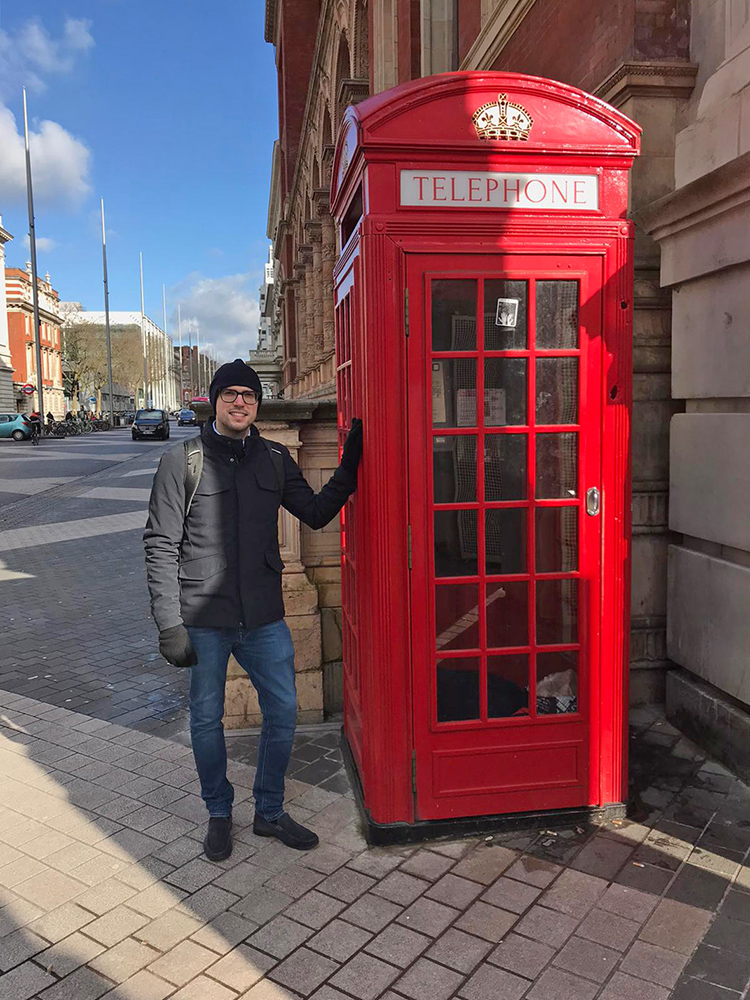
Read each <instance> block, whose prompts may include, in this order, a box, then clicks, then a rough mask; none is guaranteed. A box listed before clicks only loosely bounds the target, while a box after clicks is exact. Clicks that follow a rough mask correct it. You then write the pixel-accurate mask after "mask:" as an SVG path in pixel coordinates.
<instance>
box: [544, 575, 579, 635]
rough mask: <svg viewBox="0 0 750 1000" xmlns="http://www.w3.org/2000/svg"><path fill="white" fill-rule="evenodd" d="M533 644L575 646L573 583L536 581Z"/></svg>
mask: <svg viewBox="0 0 750 1000" xmlns="http://www.w3.org/2000/svg"><path fill="white" fill-rule="evenodd" d="M536 641H537V645H539V646H552V645H556V644H558V643H559V644H561V645H562V644H563V643H573V642H578V581H577V580H537V584H536Z"/></svg>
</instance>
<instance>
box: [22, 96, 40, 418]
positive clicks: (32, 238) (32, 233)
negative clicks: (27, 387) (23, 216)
mask: <svg viewBox="0 0 750 1000" xmlns="http://www.w3.org/2000/svg"><path fill="white" fill-rule="evenodd" d="M23 131H24V136H25V139H26V195H27V200H28V204H29V247H30V249H31V285H32V301H33V303H34V340H35V345H36V384H37V396H38V401H39V414H40V416H41V419H42V421H44V382H43V379H42V341H41V335H40V330H39V289H38V287H37V277H36V228H35V226H34V192H33V190H32V187H31V151H30V149H29V120H28V116H27V114H26V88H25V87H24V88H23Z"/></svg>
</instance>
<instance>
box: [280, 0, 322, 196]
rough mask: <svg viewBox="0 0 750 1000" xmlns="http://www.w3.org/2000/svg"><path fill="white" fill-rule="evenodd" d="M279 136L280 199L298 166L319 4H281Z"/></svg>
mask: <svg viewBox="0 0 750 1000" xmlns="http://www.w3.org/2000/svg"><path fill="white" fill-rule="evenodd" d="M279 17H280V19H279V39H278V48H277V65H278V67H279V77H280V79H279V136H280V138H281V154H282V159H283V165H282V167H283V169H282V196H283V195H286V194H287V192H288V185H290V184H291V183H292V179H293V177H294V170H295V167H296V165H297V153H298V152H299V145H300V133H301V131H302V118H303V116H304V113H305V104H306V102H307V90H308V86H309V83H310V69H311V67H312V59H313V53H314V51H315V40H316V38H317V34H318V21H319V20H320V0H283V2H282V4H281V10H280V14H279Z"/></svg>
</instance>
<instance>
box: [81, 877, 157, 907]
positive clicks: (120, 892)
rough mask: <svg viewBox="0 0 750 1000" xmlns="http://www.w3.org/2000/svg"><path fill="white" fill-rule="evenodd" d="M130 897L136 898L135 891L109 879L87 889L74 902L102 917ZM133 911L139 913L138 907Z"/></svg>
mask: <svg viewBox="0 0 750 1000" xmlns="http://www.w3.org/2000/svg"><path fill="white" fill-rule="evenodd" d="M131 897H133V898H137V895H136V891H135V889H132V888H131V887H130V886H128V885H125V883H124V882H120V881H118V880H117V879H114V878H111V879H107V881H106V882H102V883H101V884H100V885H95V886H93V887H92V888H90V889H87V890H86V892H84V893H82V894H81V895H80V896H79V897H78V898H77V899H76V902H77V903H79V904H80V905H81V906H83V907H85V908H86V909H87V910H91V912H92V913H96V914H98V916H102V915H103V914H105V913H108V912H109V911H110V910H114V908H115V907H116V906H119V905H120V903H124V902H125V901H126V900H129V899H130V898H131ZM134 909H136V910H139V912H140V907H137V906H135V907H134ZM148 915H149V914H147V916H148Z"/></svg>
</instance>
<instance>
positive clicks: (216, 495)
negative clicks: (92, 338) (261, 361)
mask: <svg viewBox="0 0 750 1000" xmlns="http://www.w3.org/2000/svg"><path fill="white" fill-rule="evenodd" d="M262 395H263V393H262V387H261V383H260V379H259V378H258V375H257V373H256V372H255V371H254V370H253V369H252V368H251V367H250V366H249V365H247V364H245V362H244V361H242V360H240V359H239V358H238V359H237V360H235V361H233V362H230V363H227V364H224V365H222V366H221V367H220V368H219V369H218V370H217V372H216V374H215V375H214V378H213V381H212V382H211V386H210V389H209V397H210V401H211V404H212V406H213V408H214V411H215V419H213V420H211V419H207V420H206V423H205V425H204V427H203V428H202V430H201V434H200V436H199V437H197V438H190V439H189V440H188V441H186V442H184V443H183V444H181V445H179V446H178V447H176V448H173V449H171V450H170V451H168V452H166V453H165V454H164V456H163V457H162V459H161V462H160V464H159V468H158V470H157V472H156V475H155V477H154V483H153V487H152V490H151V499H150V503H149V517H148V522H147V524H146V530H145V533H144V543H145V547H146V572H147V577H148V585H149V591H150V594H151V611H152V614H153V617H154V621H155V622H156V625H157V627H158V629H159V651H160V652H161V654H162V656H163V657H164V658H165V659H166V660H168V662H169V663H172V664H174V665H175V666H181V667H191V668H192V670H191V675H190V734H191V739H192V745H193V756H194V758H195V764H196V768H197V771H198V776H199V778H200V784H201V795H202V797H203V800H204V802H205V804H206V807H207V809H208V816H209V821H208V831H207V834H206V837H205V840H204V842H203V848H204V851H205V853H206V856H207V857H208V858H209V859H210V860H212V861H219V860H222V859H224V858H227V857H229V855H230V854H231V852H232V838H231V827H232V802H233V799H234V789H233V788H232V785H231V784H230V782H229V781H228V779H227V773H226V772H227V751H226V743H225V739H224V729H223V725H222V717H223V715H224V688H225V683H226V672H227V663H228V660H229V654H230V653H233V654H234V656H235V658H236V659H237V661H238V663H239V664H240V666H241V667H242V668H243V669H244V670H245V671H246V672H247V674H248V676H249V677H250V680H251V681H252V683H253V685H254V686H255V688H256V690H257V692H258V699H259V702H260V705H261V711H262V714H263V726H262V730H261V737H260V742H259V745H258V767H257V773H256V778H255V785H254V788H253V795H254V799H255V816H254V820H253V832H254V833H255V834H257V835H258V836H260V837H276V838H278V839H279V840H280V841H281V842H282V843H284V844H286V845H287V846H288V847H293V848H296V849H297V850H310V849H311V848H313V847H315V846H316V845H317V843H318V838H317V836H316V835H315V833H314V832H313V831H312V830H308V829H306V828H305V827H304V826H302V825H301V824H299V823H297V822H295V821H294V820H293V819H292V817H291V816H290V815H289V814H288V813H287V812H285V811H284V776H285V774H286V769H287V765H288V763H289V757H290V754H291V749H292V742H293V739H294V731H295V725H296V713H297V699H296V691H295V674H294V649H293V645H292V639H291V634H290V632H289V628H288V627H287V625H286V622H285V621H284V604H283V599H282V588H281V572H282V569H283V566H284V564H283V563H282V561H281V557H280V555H279V539H278V510H279V507H280V506H283V507H284V508H285V509H286V510H288V511H289V512H290V513H291V514H293V515H294V516H295V517H298V518H299V519H300V520H301V521H303V522H304V523H305V524H307V525H309V527H311V528H322V527H324V526H325V525H326V524H328V522H329V521H331V520H332V519H333V518H334V517H335V516H336V514H337V513H338V512H339V510H340V509H341V508H342V507H343V505H344V503H345V502H346V500H347V498H348V497H349V495H350V494H351V493H352V492H353V491H354V489H355V488H356V485H357V467H358V465H359V460H360V457H361V454H362V422H361V421H360V420H358V419H356V418H355V419H354V420H352V428H351V430H350V432H349V435H348V436H347V439H346V441H345V443H344V450H343V455H342V459H341V464H340V465H339V467H338V468H337V469H336V471H335V472H334V474H333V476H332V477H331V479H330V480H329V481H328V482H327V483H326V485H325V486H324V487H323V488H322V490H321V491H320V493H317V494H316V493H314V492H313V490H312V488H311V487H310V486H309V485H308V483H307V482H306V481H305V479H304V477H303V475H302V473H301V471H300V469H299V467H298V465H297V463H296V462H295V461H294V459H293V458H292V457H291V455H290V454H289V451H288V450H287V449H286V448H285V447H284V445H282V444H277V443H276V442H273V441H269V440H267V439H266V438H263V437H261V436H260V434H259V433H258V429H257V427H256V426H255V421H256V419H257V416H258V409H259V407H260V405H261V401H262Z"/></svg>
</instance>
